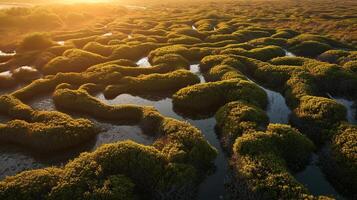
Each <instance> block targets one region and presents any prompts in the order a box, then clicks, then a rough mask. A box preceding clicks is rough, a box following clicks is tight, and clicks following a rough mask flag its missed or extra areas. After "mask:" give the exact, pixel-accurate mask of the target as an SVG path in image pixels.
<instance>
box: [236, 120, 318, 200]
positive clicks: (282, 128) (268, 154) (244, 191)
mask: <svg viewBox="0 0 357 200" xmlns="http://www.w3.org/2000/svg"><path fill="white" fill-rule="evenodd" d="M313 149H314V146H313V143H312V142H311V141H310V140H308V139H307V138H306V137H304V136H303V135H302V134H301V133H299V132H298V131H297V130H296V129H293V128H291V127H290V126H288V125H279V124H271V125H269V126H268V129H267V131H266V132H265V133H264V132H251V133H248V134H245V135H243V136H241V137H239V138H238V139H237V140H236V142H235V144H234V147H233V162H232V167H233V173H234V178H235V179H234V180H233V183H232V184H233V185H234V188H235V189H234V191H233V192H232V193H233V195H234V197H235V198H244V199H276V198H283V199H301V198H304V199H314V197H313V196H312V195H310V194H309V192H308V191H307V189H306V188H305V187H304V186H303V185H302V184H300V183H298V182H297V181H296V179H295V178H294V177H293V176H292V175H291V174H290V172H289V171H290V170H293V171H296V170H299V169H302V168H303V167H304V166H305V165H306V164H307V162H308V160H309V157H310V154H311V153H312V151H313Z"/></svg>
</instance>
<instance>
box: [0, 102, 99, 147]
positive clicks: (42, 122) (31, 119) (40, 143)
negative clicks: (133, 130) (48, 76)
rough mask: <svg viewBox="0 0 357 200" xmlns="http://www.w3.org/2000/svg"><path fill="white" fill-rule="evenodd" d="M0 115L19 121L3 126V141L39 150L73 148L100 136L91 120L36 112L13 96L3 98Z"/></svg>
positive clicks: (0, 128) (61, 114)
mask: <svg viewBox="0 0 357 200" xmlns="http://www.w3.org/2000/svg"><path fill="white" fill-rule="evenodd" d="M0 112H2V113H4V114H6V115H8V116H10V117H12V118H15V119H16V120H12V121H9V122H7V123H6V124H1V125H0V133H1V134H0V140H1V141H2V142H3V143H13V144H17V145H22V146H26V147H29V148H31V149H33V150H36V151H44V150H45V151H57V150H63V149H66V148H69V147H74V146H77V145H79V144H82V143H84V142H85V141H88V140H89V139H91V138H93V136H95V135H96V134H97V129H96V128H95V127H94V124H93V123H92V122H91V121H89V120H86V119H73V118H71V117H70V116H68V115H66V114H64V113H60V112H57V111H35V110H33V109H32V108H31V107H29V106H27V105H25V104H23V103H22V102H21V101H19V100H18V99H16V98H15V97H13V96H1V97H0Z"/></svg>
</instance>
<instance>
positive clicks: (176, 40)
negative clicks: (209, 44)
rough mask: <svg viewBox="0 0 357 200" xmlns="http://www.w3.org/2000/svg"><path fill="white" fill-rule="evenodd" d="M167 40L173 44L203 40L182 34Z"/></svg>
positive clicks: (195, 42) (193, 42) (194, 42)
mask: <svg viewBox="0 0 357 200" xmlns="http://www.w3.org/2000/svg"><path fill="white" fill-rule="evenodd" d="M167 42H168V43H171V44H197V43H201V42H202V40H200V39H198V38H195V37H190V36H180V37H177V38H171V39H169V40H168V41H167Z"/></svg>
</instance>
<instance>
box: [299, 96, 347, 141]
mask: <svg viewBox="0 0 357 200" xmlns="http://www.w3.org/2000/svg"><path fill="white" fill-rule="evenodd" d="M292 119H293V120H292V122H293V124H294V125H295V126H296V127H298V128H299V129H301V130H302V131H303V132H304V133H306V134H307V135H308V136H309V137H310V138H311V139H312V140H313V141H314V142H315V143H316V144H321V143H323V142H324V141H327V140H329V139H331V137H332V135H333V131H331V127H333V126H334V125H335V124H336V123H337V122H339V121H344V120H346V108H345V107H344V106H343V105H341V104H339V103H337V102H336V101H334V100H331V99H327V98H324V97H316V96H303V97H302V98H301V99H300V104H299V106H298V107H297V108H296V109H295V110H294V114H293V117H292Z"/></svg>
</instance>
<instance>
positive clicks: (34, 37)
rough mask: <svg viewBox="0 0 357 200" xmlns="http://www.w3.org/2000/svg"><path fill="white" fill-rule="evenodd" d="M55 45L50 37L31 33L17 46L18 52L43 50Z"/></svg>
mask: <svg viewBox="0 0 357 200" xmlns="http://www.w3.org/2000/svg"><path fill="white" fill-rule="evenodd" d="M54 45H55V43H54V42H53V41H52V40H51V39H50V37H49V36H48V35H46V34H43V33H33V34H30V35H27V36H26V37H25V38H24V39H23V40H22V41H21V42H20V44H19V47H18V51H19V52H26V51H37V50H44V49H47V48H49V47H51V46H54Z"/></svg>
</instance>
